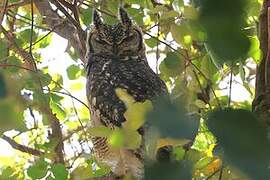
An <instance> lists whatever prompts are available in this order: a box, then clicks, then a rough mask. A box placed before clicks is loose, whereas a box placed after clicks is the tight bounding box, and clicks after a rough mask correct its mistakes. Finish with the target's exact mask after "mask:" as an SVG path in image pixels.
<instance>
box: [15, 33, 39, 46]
mask: <svg viewBox="0 0 270 180" xmlns="http://www.w3.org/2000/svg"><path fill="white" fill-rule="evenodd" d="M37 37H38V35H37V33H36V32H35V31H33V34H32V38H33V39H32V40H33V41H32V42H35V41H36V40H37ZM30 38H31V29H25V30H23V31H21V32H20V33H19V39H20V40H22V41H23V44H30Z"/></svg>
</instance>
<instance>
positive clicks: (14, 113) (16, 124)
mask: <svg viewBox="0 0 270 180" xmlns="http://www.w3.org/2000/svg"><path fill="white" fill-rule="evenodd" d="M24 110H25V107H23V106H22V105H21V104H18V101H16V99H12V98H6V99H4V100H1V101H0V114H1V116H0V126H1V129H0V134H1V133H2V132H5V131H8V130H12V129H16V130H19V131H25V130H26V126H25V123H24V116H23V112H24Z"/></svg>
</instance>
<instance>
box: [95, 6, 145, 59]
mask: <svg viewBox="0 0 270 180" xmlns="http://www.w3.org/2000/svg"><path fill="white" fill-rule="evenodd" d="M119 15H120V22H119V23H118V24H114V25H109V24H105V23H104V22H103V21H102V18H101V16H100V14H99V13H98V12H97V11H96V10H95V11H94V14H93V24H94V27H95V31H94V33H95V36H92V37H93V38H92V39H91V43H92V47H93V49H96V50H97V49H100V48H101V47H102V46H103V49H104V50H103V52H108V51H110V53H111V54H114V55H126V54H133V53H131V52H133V51H134V52H135V51H137V50H138V48H139V47H141V44H142V43H143V42H142V37H141V33H140V32H139V31H138V30H136V28H134V26H132V21H131V19H130V18H129V17H128V14H127V13H126V11H125V10H124V9H123V8H120V9H119ZM97 47H98V48H97ZM94 52H97V51H94Z"/></svg>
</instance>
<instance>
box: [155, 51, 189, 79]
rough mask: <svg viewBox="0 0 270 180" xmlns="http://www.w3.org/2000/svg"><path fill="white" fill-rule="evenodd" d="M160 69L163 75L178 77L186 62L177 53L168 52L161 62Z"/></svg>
mask: <svg viewBox="0 0 270 180" xmlns="http://www.w3.org/2000/svg"><path fill="white" fill-rule="evenodd" d="M159 69H160V72H161V73H162V74H165V75H168V76H171V77H176V76H177V75H180V74H181V72H182V71H183V69H184V60H182V59H181V58H180V57H179V56H178V54H176V53H175V52H168V53H167V56H166V58H165V59H164V60H163V61H162V62H161V64H160V66H159Z"/></svg>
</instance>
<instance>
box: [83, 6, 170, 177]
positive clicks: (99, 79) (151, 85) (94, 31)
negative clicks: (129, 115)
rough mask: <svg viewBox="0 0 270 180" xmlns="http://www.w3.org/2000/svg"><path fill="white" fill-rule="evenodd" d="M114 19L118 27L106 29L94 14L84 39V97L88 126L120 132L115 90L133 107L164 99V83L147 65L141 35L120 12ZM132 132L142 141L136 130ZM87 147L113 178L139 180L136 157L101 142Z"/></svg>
mask: <svg viewBox="0 0 270 180" xmlns="http://www.w3.org/2000/svg"><path fill="white" fill-rule="evenodd" d="M119 16H120V22H119V23H118V24H114V25H108V24H105V23H104V22H103V20H102V19H101V16H100V14H99V13H98V12H97V11H96V10H95V11H94V13H93V25H92V28H91V30H90V32H89V33H88V37H87V47H88V49H87V50H88V51H87V59H88V65H87V87H86V88H87V89H86V92H87V99H88V102H89V106H90V113H91V119H92V123H93V126H99V125H105V126H107V127H109V128H111V129H115V127H119V128H121V125H122V123H123V122H125V121H126V119H125V117H124V113H125V111H126V107H125V104H124V102H123V101H121V100H120V99H119V97H118V96H117V95H116V92H115V89H116V88H122V89H125V90H126V91H127V93H128V94H129V95H131V96H132V97H133V98H134V99H135V100H136V101H137V102H144V101H145V100H153V99H154V98H155V97H158V96H161V95H163V94H165V93H167V89H166V86H165V84H164V82H163V81H162V80H161V79H160V78H159V77H158V75H156V74H155V73H154V72H153V70H152V69H151V68H150V67H149V65H148V63H147V59H146V55H145V46H144V43H143V35H142V32H141V29H140V28H139V27H138V26H136V25H133V24H132V21H131V19H130V18H129V17H128V14H127V13H126V11H125V10H124V9H123V8H120V10H119ZM138 132H139V133H140V134H141V135H142V136H143V130H142V128H140V129H139V130H138ZM131 141H132V139H131ZM93 144H94V149H95V152H96V156H97V159H98V161H100V162H102V163H105V164H106V165H108V166H110V167H111V169H112V172H113V173H114V174H116V175H117V176H123V175H125V174H127V173H131V174H132V175H133V176H135V177H138V178H139V177H142V175H143V163H142V160H143V155H142V153H141V152H140V151H134V150H128V149H124V148H123V149H119V150H115V149H112V148H110V146H109V145H108V142H107V139H106V138H104V137H95V138H93ZM138 152H140V153H138Z"/></svg>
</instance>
